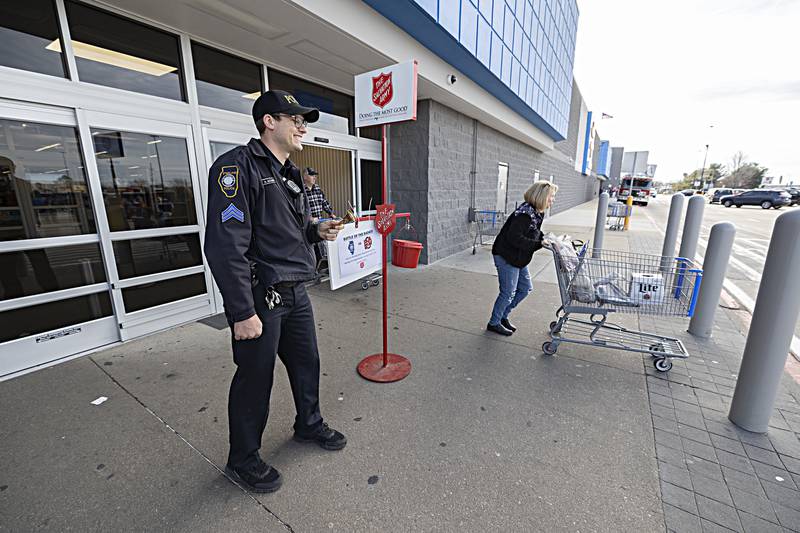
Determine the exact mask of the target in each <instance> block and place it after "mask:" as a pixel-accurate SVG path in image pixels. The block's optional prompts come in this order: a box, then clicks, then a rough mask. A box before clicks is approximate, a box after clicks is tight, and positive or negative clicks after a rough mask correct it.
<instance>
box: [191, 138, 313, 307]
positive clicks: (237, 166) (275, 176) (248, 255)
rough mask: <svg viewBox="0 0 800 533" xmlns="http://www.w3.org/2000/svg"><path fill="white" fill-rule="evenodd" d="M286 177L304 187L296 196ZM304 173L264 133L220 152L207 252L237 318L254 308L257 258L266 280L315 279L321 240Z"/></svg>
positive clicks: (211, 184) (211, 190) (212, 178)
mask: <svg viewBox="0 0 800 533" xmlns="http://www.w3.org/2000/svg"><path fill="white" fill-rule="evenodd" d="M285 180H291V181H293V182H294V183H295V184H296V185H297V186H298V188H299V189H300V193H299V194H298V195H297V196H293V195H292V192H291V189H290V187H289V186H288V185H287V183H286V181H285ZM303 191H304V187H303V184H302V178H301V176H300V172H299V170H298V169H297V167H295V166H294V164H293V163H292V162H291V161H289V160H287V161H286V164H285V165H281V163H280V162H279V161H278V159H277V158H276V157H275V156H274V155H273V154H272V153H271V152H270V151H269V150H268V149H267V148H266V147H265V146H264V144H263V143H262V142H261V141H260V140H259V139H250V142H249V143H247V146H237V147H236V148H234V149H233V150H231V151H229V152H227V153H225V154H223V155H221V156H220V157H219V158H218V159H217V160H216V161H215V162H214V165H213V166H212V167H211V170H210V171H209V178H208V215H207V227H206V237H205V254H206V258H207V259H208V263H209V265H210V266H211V272H212V274H213V275H214V279H215V280H216V282H217V285H218V286H219V289H220V291H221V292H222V296H223V298H224V301H225V313H226V314H227V315H228V319H229V320H232V321H233V322H239V321H241V320H246V319H248V318H250V317H251V316H253V315H254V314H255V306H254V305H253V291H252V284H251V270H250V263H251V262H252V263H254V264H255V267H256V273H257V276H258V281H259V283H262V284H263V285H264V286H267V287H268V286H272V285H275V284H276V283H280V282H301V281H308V280H310V279H313V278H314V274H315V264H316V261H315V257H314V251H313V248H312V246H311V244H312V243H315V242H319V241H321V240H322V239H321V237H320V236H319V233H318V229H317V225H316V224H313V223H312V222H311V217H310V212H309V207H308V200H307V199H306V196H305V193H304V192H303Z"/></svg>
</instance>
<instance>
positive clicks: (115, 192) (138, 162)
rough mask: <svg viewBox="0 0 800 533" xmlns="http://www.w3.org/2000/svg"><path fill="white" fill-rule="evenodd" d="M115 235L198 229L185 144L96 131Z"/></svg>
mask: <svg viewBox="0 0 800 533" xmlns="http://www.w3.org/2000/svg"><path fill="white" fill-rule="evenodd" d="M92 141H93V142H94V151H95V159H96V160H97V169H98V171H99V173H100V185H101V186H102V188H103V201H104V203H105V206H106V216H107V217H108V225H109V228H110V229H111V231H126V230H134V229H147V228H162V227H169V226H186V225H192V224H197V214H196V213H195V206H194V194H193V192H192V177H191V171H190V169H189V156H188V153H187V150H186V140H185V139H179V138H174V137H163V136H160V135H146V134H144V133H130V132H125V131H109V130H98V129H93V130H92Z"/></svg>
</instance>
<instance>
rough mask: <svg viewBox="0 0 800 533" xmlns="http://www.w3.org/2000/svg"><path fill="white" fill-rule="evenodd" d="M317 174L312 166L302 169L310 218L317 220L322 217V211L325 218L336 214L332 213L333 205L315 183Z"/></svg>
mask: <svg viewBox="0 0 800 533" xmlns="http://www.w3.org/2000/svg"><path fill="white" fill-rule="evenodd" d="M318 175H319V173H318V172H317V171H316V170H315V169H314V168H313V167H306V168H305V170H303V185H304V186H305V189H306V196H308V204H309V206H311V218H312V219H315V220H319V219H320V218H322V213H325V214H326V215H327V218H334V217H335V216H336V215H334V213H333V207H332V206H331V203H330V202H329V201H328V199H327V198H325V193H324V192H322V189H321V188H320V186H319V184H318V183H317V176H318Z"/></svg>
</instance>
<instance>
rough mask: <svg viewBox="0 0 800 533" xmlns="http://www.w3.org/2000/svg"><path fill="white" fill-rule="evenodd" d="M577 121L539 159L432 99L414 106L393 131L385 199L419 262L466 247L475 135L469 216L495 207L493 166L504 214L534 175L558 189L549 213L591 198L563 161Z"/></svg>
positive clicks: (590, 183)
mask: <svg viewBox="0 0 800 533" xmlns="http://www.w3.org/2000/svg"><path fill="white" fill-rule="evenodd" d="M574 89H575V90H576V91H577V86H574ZM577 98H578V99H579V98H580V93H579V92H578V93H577ZM574 99H575V95H573V100H574ZM574 107H576V106H573V108H574ZM577 108H578V109H580V103H578V106H577ZM578 118H579V117H578V114H577V113H573V114H572V115H571V117H570V132H569V133H570V134H569V137H568V138H567V139H566V140H565V141H562V142H560V143H556V149H555V150H552V151H550V152H547V153H542V152H540V151H538V150H535V149H534V148H532V147H530V146H528V145H526V144H524V143H522V142H520V141H517V140H516V139H513V138H511V137H509V136H507V135H505V134H502V133H500V132H498V131H496V130H494V129H492V128H490V127H488V126H486V125H484V124H481V123H478V122H476V121H475V120H473V119H472V118H470V117H468V116H466V115H463V114H461V113H459V112H457V111H455V110H453V109H451V108H449V107H447V106H445V105H443V104H441V103H439V102H436V101H433V100H424V101H421V102H419V106H418V112H417V121H416V122H413V123H405V124H398V125H393V126H392V128H391V144H390V157H391V172H392V176H391V191H392V198H393V200H394V202H395V203H396V204H397V209H398V211H406V210H409V211H411V212H412V217H413V218H412V224H413V225H414V227H415V228H416V230H417V231H418V233H419V239H420V241H421V242H422V243H423V246H424V248H423V252H422V255H421V256H420V261H421V262H422V263H426V264H427V263H432V262H434V261H437V260H439V259H443V258H445V257H447V256H449V255H452V254H454V253H457V252H461V251H463V250H465V249H467V248H469V247H470V246H471V245H472V239H473V237H472V235H471V233H470V229H471V228H470V224H469V222H468V212H469V207H470V194H471V190H470V171H471V168H472V159H473V135H474V134H475V130H476V129H477V144H476V146H477V151H476V153H477V160H476V177H475V207H476V209H494V208H495V204H496V199H497V177H498V164H499V163H506V164H507V165H508V195H507V200H506V212H511V211H512V210H513V209H514V206H515V205H517V204H518V203H520V202H522V201H523V194H524V192H525V191H526V190H527V189H528V187H530V185H531V184H532V183H533V181H534V172H535V171H537V170H538V171H539V178H540V179H545V180H546V179H549V177H550V176H551V175H552V176H553V180H554V182H555V183H556V184H557V185H558V186H559V192H558V195H557V197H556V202H555V204H554V205H553V209H552V213H553V214H555V213H557V212H560V211H563V210H565V209H569V208H570V207H573V206H575V205H578V204H581V203H583V202H585V201H587V200H590V199H591V198H592V197H593V196H596V194H597V190H598V181H597V180H596V179H595V178H594V177H592V176H584V175H582V174H581V173H580V172H578V171H576V170H575V168H574V167H575V161H574V159H573V158H572V157H571V156H570V154H574V150H575V148H576V146H577V135H578V132H577V131H576V130H577V129H578V125H577V124H578ZM570 146H571V148H570Z"/></svg>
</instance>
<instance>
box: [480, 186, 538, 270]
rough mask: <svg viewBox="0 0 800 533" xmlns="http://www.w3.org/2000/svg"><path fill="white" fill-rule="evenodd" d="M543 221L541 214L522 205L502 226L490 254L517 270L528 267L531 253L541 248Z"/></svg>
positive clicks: (524, 204)
mask: <svg viewBox="0 0 800 533" xmlns="http://www.w3.org/2000/svg"><path fill="white" fill-rule="evenodd" d="M543 219H544V214H543V213H539V212H538V211H536V210H535V209H534V208H533V206H531V205H530V204H529V203H527V202H526V203H523V204H522V205H521V206H519V207H518V208H517V209H516V210H515V211H514V212H513V213H512V214H511V216H510V217H508V220H506V223H505V224H503V227H502V229H500V233H498V234H497V238H496V239H495V240H494V245H492V253H493V254H494V255H499V256H500V257H502V258H503V259H505V260H506V262H508V264H510V265H512V266H515V267H517V268H522V267H524V266H528V263H530V262H531V259H532V258H533V252H535V251H536V250H538V249H539V248H541V247H542V229H541V227H542V220H543Z"/></svg>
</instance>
